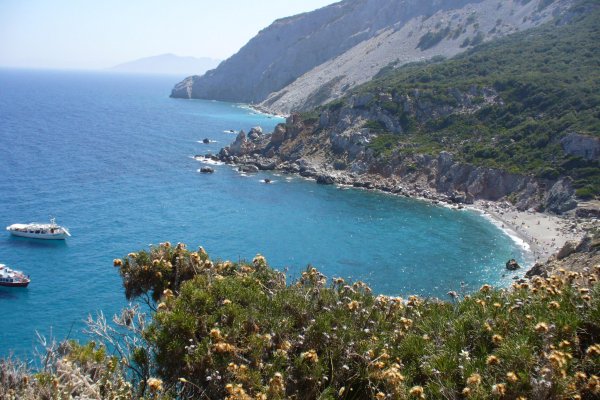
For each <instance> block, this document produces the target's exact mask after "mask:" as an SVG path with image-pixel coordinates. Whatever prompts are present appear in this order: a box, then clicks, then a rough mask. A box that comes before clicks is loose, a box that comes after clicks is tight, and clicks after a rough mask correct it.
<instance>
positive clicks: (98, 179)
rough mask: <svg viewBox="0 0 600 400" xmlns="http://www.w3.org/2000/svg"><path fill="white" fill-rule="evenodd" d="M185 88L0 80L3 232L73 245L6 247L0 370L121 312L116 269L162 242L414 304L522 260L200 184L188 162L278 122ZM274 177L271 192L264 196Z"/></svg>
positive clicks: (300, 189) (463, 229) (294, 195)
mask: <svg viewBox="0 0 600 400" xmlns="http://www.w3.org/2000/svg"><path fill="white" fill-rule="evenodd" d="M178 78H179V77H164V76H163V77H151V76H127V75H111V74H92V73H76V72H51V71H13V70H0V143H2V145H1V146H0V199H2V200H1V201H2V203H1V207H0V226H2V227H4V226H6V225H10V224H12V223H17V222H30V221H47V220H48V219H49V217H50V216H55V217H56V218H57V222H58V223H60V224H62V225H65V226H67V227H68V228H69V229H70V230H71V233H72V234H73V237H71V238H69V239H68V240H67V241H66V242H48V241H40V240H31V239H21V238H14V237H11V236H10V235H8V233H7V232H5V233H4V234H2V233H0V263H5V264H7V265H9V266H11V267H13V268H15V269H18V270H22V271H24V272H26V273H27V274H29V275H31V279H32V282H31V284H30V285H29V287H28V288H26V289H9V288H0V307H1V308H2V322H1V323H0V327H1V328H0V356H3V355H7V354H9V353H11V352H13V353H15V354H25V353H28V352H30V351H31V350H32V349H33V347H34V346H35V345H36V343H37V340H36V331H38V332H40V333H41V334H43V335H45V336H52V337H55V338H57V339H62V338H65V337H67V336H69V337H75V338H81V337H82V336H83V334H82V333H81V329H82V327H83V326H84V324H83V320H84V319H85V318H86V317H87V315H88V314H90V313H92V314H95V313H96V312H98V311H100V310H102V311H103V312H104V313H105V314H106V315H112V314H113V313H115V312H117V311H118V310H119V309H120V308H121V307H122V306H124V305H125V304H126V301H125V299H124V295H123V290H122V287H121V282H120V278H119V276H118V274H117V272H116V271H115V270H114V269H113V268H112V260H113V259H114V258H117V257H123V256H124V255H126V254H127V253H129V252H131V251H137V250H140V249H144V248H146V247H147V246H148V245H149V244H151V243H159V242H162V241H167V240H169V241H171V242H173V243H176V242H185V243H187V244H188V245H189V246H191V247H196V246H200V245H202V246H204V247H205V248H206V249H207V251H208V252H209V254H210V255H211V256H213V257H216V258H221V259H226V258H227V259H233V260H238V259H251V258H252V257H253V256H254V255H255V254H256V253H257V252H261V253H262V254H264V255H265V256H266V257H267V260H268V261H269V262H270V264H271V265H273V266H275V267H277V268H279V269H284V268H288V271H289V273H290V274H291V275H297V274H298V273H299V272H300V271H302V270H303V269H304V268H305V267H306V266H307V265H308V264H309V263H310V264H312V265H314V266H316V267H318V268H320V269H321V270H322V271H323V272H324V273H325V274H326V275H328V276H330V277H332V276H342V277H351V278H353V279H361V280H365V281H367V282H368V283H370V284H371V286H372V287H373V289H374V291H375V292H378V293H386V294H392V295H404V296H406V295H408V294H413V293H414V294H421V295H425V296H440V297H442V296H445V294H446V292H447V291H448V290H459V289H460V287H461V282H464V283H465V285H466V288H467V290H473V289H475V288H477V287H479V285H481V284H482V283H484V282H490V283H496V284H505V283H506V282H508V281H509V280H510V279H511V276H505V277H503V276H502V275H503V274H504V273H505V271H504V268H503V265H504V262H505V261H506V260H507V259H508V258H511V257H515V258H517V259H519V260H522V259H523V256H524V255H523V252H522V250H521V249H520V248H519V247H517V246H516V244H515V243H514V242H513V241H512V240H511V239H510V238H509V237H507V236H506V235H504V234H503V233H502V231H501V230H500V229H498V228H497V227H496V226H494V225H493V224H491V223H490V222H488V221H487V220H485V219H484V218H482V217H481V216H479V215H478V214H476V213H474V212H466V211H454V210H449V209H446V208H441V207H434V206H431V205H428V204H426V203H423V202H419V201H415V200H408V199H403V198H398V197H394V196H390V195H384V194H378V193H373V192H367V191H361V190H354V189H349V190H348V189H342V188H337V187H334V186H321V185H316V184H314V183H313V182H310V181H306V180H304V179H301V178H289V177H286V176H277V175H273V174H270V173H261V174H257V175H254V176H242V175H240V174H239V173H237V172H236V171H235V170H234V169H232V168H231V167H229V166H225V165H217V166H215V168H216V172H215V173H214V174H212V175H203V174H200V173H198V169H199V168H200V167H201V164H200V163H199V162H198V161H195V160H194V159H193V158H192V156H193V155H194V154H204V153H207V152H217V151H218V150H219V149H220V148H221V147H223V146H225V145H226V144H228V143H229V142H231V141H232V140H233V139H234V138H235V135H232V134H230V133H224V131H225V130H229V129H235V130H238V129H245V130H248V129H249V128H250V127H252V126H256V125H261V126H262V127H263V128H265V130H269V129H271V128H272V127H273V126H274V125H275V124H276V123H278V122H280V120H278V119H276V118H269V117H268V116H265V115H256V114H254V113H252V112H250V111H249V110H246V109H244V108H241V107H239V106H236V105H233V104H227V103H218V102H211V101H186V100H175V99H170V98H169V97H168V94H169V92H170V89H171V87H172V85H173V83H174V82H177V81H178ZM203 138H210V139H211V140H214V141H215V143H211V144H209V145H205V144H201V143H198V141H201V140H202V139H203ZM267 176H268V177H270V178H271V179H273V181H274V183H273V184H271V185H265V184H262V183H261V182H260V180H261V179H263V178H264V177H267Z"/></svg>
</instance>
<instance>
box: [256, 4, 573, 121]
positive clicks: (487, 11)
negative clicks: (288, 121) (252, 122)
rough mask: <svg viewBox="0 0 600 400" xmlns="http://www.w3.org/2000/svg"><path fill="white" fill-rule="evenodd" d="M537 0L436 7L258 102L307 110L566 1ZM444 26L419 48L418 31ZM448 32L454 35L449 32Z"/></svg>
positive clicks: (544, 14)
mask: <svg viewBox="0 0 600 400" xmlns="http://www.w3.org/2000/svg"><path fill="white" fill-rule="evenodd" d="M538 3H539V2H538V1H530V2H528V3H527V4H522V2H521V1H498V0H485V1H481V2H478V3H470V4H467V5H466V6H464V7H462V8H458V9H451V10H440V11H438V12H436V13H435V14H433V15H432V16H430V17H429V18H426V16H418V17H414V18H412V19H410V20H409V21H407V22H406V23H404V24H403V25H401V26H400V25H399V24H396V25H394V26H391V27H389V28H387V29H385V30H383V31H381V32H380V33H379V34H378V35H377V36H375V37H373V38H371V39H368V40H364V41H363V42H361V43H359V44H357V45H356V46H354V47H353V48H351V49H350V50H348V51H346V52H345V53H343V54H341V55H339V56H337V57H335V58H333V59H332V60H329V61H327V62H325V63H323V64H321V65H319V66H317V67H315V68H313V69H312V70H310V71H309V72H307V73H305V74H304V75H302V76H301V77H299V78H298V79H296V81H294V82H293V83H292V84H290V85H288V86H286V87H285V88H283V89H281V90H279V91H277V92H274V93H272V94H271V95H269V97H268V98H267V99H266V100H264V101H263V102H262V103H261V105H262V106H264V107H266V108H269V109H271V110H273V111H277V112H279V113H289V112H291V111H301V110H305V109H309V108H311V107H314V106H317V105H320V104H323V103H325V102H327V101H331V100H334V99H336V98H339V97H341V96H343V95H344V94H345V93H346V92H347V91H348V90H349V89H352V88H354V87H356V86H358V85H360V84H362V83H365V82H367V81H369V80H371V79H372V78H373V77H374V76H375V75H376V74H377V73H378V72H379V71H380V70H381V69H382V68H384V67H386V66H388V65H393V66H394V67H399V66H402V65H404V64H407V63H410V62H415V61H424V60H428V59H430V58H432V57H434V56H444V57H448V58H449V57H452V56H454V55H456V54H458V53H460V52H462V51H465V50H467V49H468V48H470V47H471V46H464V43H465V40H468V41H469V42H472V41H473V40H474V38H475V37H477V36H478V35H479V36H480V37H481V38H482V40H483V41H489V40H493V39H495V38H498V37H501V36H505V35H507V34H511V33H514V32H517V31H520V30H526V29H529V28H532V27H535V26H538V25H540V24H542V23H544V22H547V21H548V20H550V19H551V18H552V15H553V14H554V13H555V12H557V10H561V9H564V7H565V6H566V5H568V3H569V2H564V1H562V2H561V1H557V2H554V3H553V4H551V5H550V6H548V7H547V8H545V9H543V10H541V11H540V10H538V7H539V4H538ZM446 27H449V28H450V35H449V36H447V37H446V38H444V39H442V40H441V41H440V42H439V43H437V44H436V45H434V46H432V47H430V48H427V49H424V50H422V49H421V48H419V41H420V40H421V38H422V37H423V35H425V34H427V33H428V32H437V31H440V30H442V29H445V28H446ZM461 28H462V29H461ZM453 32H457V33H458V32H460V33H458V34H457V35H454V34H453ZM325 88H326V90H324V89H325Z"/></svg>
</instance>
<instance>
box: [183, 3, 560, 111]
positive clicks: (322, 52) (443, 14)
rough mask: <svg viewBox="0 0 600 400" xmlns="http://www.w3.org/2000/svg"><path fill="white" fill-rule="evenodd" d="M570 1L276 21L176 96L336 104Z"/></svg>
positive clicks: (348, 10) (368, 10) (342, 11)
mask: <svg viewBox="0 0 600 400" xmlns="http://www.w3.org/2000/svg"><path fill="white" fill-rule="evenodd" d="M568 3H570V1H569V0H555V1H552V2H548V1H546V0H531V1H524V0H511V1H503V2H500V3H498V1H497V0H446V1H441V0H346V1H341V2H339V3H336V4H333V5H330V6H328V7H324V8H322V9H319V10H316V11H313V12H310V13H305V14H301V15H297V16H294V17H289V18H285V19H281V20H277V21H275V22H274V23H273V24H272V25H271V26H269V27H268V28H266V29H264V30H262V31H261V32H259V34H258V35H257V36H256V37H254V38H253V39H252V40H250V42H248V44H247V45H246V46H244V47H243V48H242V49H241V50H240V51H239V52H238V53H237V54H235V55H234V56H232V57H231V58H229V59H228V60H226V61H224V62H223V63H221V65H219V67H218V68H216V69H214V70H212V71H209V72H207V73H206V74H205V75H203V76H193V77H189V78H187V79H186V80H184V81H182V82H181V83H179V84H178V85H177V86H176V87H175V88H174V89H173V91H172V96H173V97H182V98H206V99H216V100H223V101H234V102H246V103H258V102H263V101H264V103H263V106H265V107H268V108H270V109H271V110H276V111H280V112H289V111H291V110H299V109H306V108H309V107H312V106H315V105H319V104H323V102H325V101H328V100H331V99H334V98H337V97H339V96H341V95H343V94H344V93H346V92H347V91H348V90H349V89H351V88H353V87H355V86H356V85H358V84H361V83H363V82H365V81H367V80H369V79H371V78H372V77H373V76H375V75H376V74H377V73H378V72H379V71H380V70H381V69H382V68H384V67H386V66H388V65H390V64H393V65H394V66H399V65H402V64H405V63H408V62H411V61H418V60H422V59H427V58H431V57H433V56H436V55H443V56H452V55H454V54H457V53H458V52H461V51H463V50H466V49H467V48H469V46H471V45H472V44H477V43H479V42H481V41H484V40H489V39H491V38H495V37H499V36H502V35H505V34H508V33H513V32H515V31H517V30H522V29H528V28H530V27H533V26H537V25H539V24H541V23H543V22H545V21H547V20H548V19H550V18H551V16H552V14H553V13H555V12H556V10H559V9H561V7H563V6H564V5H565V4H568Z"/></svg>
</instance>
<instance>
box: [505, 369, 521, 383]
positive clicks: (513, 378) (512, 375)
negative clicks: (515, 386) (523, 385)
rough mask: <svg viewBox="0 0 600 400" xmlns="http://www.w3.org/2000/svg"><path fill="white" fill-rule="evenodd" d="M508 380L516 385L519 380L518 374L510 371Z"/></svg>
mask: <svg viewBox="0 0 600 400" xmlns="http://www.w3.org/2000/svg"><path fill="white" fill-rule="evenodd" d="M506 380H507V381H508V382H509V383H516V382H517V381H518V380H519V378H518V377H517V374H515V373H514V372H512V371H510V372H507V373H506Z"/></svg>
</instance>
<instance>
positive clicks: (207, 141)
mask: <svg viewBox="0 0 600 400" xmlns="http://www.w3.org/2000/svg"><path fill="white" fill-rule="evenodd" d="M202 143H204V144H209V143H210V140H209V139H208V138H204V139H202Z"/></svg>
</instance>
